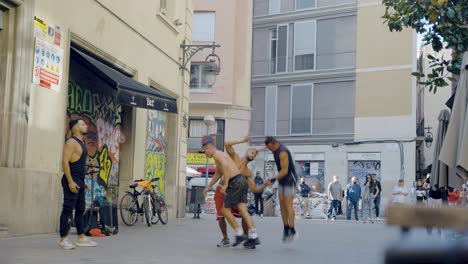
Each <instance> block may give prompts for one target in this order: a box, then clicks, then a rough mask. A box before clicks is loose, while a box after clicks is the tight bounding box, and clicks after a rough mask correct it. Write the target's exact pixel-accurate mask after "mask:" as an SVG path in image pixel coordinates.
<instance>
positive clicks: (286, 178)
mask: <svg viewBox="0 0 468 264" xmlns="http://www.w3.org/2000/svg"><path fill="white" fill-rule="evenodd" d="M265 146H266V147H267V148H268V149H269V150H270V151H271V152H273V156H274V158H275V163H276V168H277V169H278V175H277V176H276V177H275V178H273V179H270V180H269V181H270V182H272V181H276V180H278V194H279V199H280V209H281V218H282V219H283V225H284V231H283V242H288V241H291V240H295V239H297V237H298V234H297V232H296V229H295V228H294V218H295V214H294V207H293V200H294V197H295V196H296V190H297V187H296V185H297V176H296V175H297V174H296V169H295V167H294V160H293V158H292V155H291V152H290V151H289V149H288V148H287V147H286V146H285V145H283V144H281V143H280V142H279V141H278V140H277V139H276V138H274V137H267V138H266V139H265Z"/></svg>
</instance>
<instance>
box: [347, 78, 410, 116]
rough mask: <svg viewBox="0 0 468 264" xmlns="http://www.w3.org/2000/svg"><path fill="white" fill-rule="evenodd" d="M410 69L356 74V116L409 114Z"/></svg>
mask: <svg viewBox="0 0 468 264" xmlns="http://www.w3.org/2000/svg"><path fill="white" fill-rule="evenodd" d="M411 72H412V71H411V69H404V70H391V71H378V72H361V73H357V74H356V79H357V80H356V86H357V87H359V89H358V92H356V117H373V116H374V117H375V116H397V115H410V114H411V111H412V98H411V97H412V91H411V79H412V77H411Z"/></svg>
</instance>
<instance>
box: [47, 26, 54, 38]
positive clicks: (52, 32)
mask: <svg viewBox="0 0 468 264" xmlns="http://www.w3.org/2000/svg"><path fill="white" fill-rule="evenodd" d="M54 32H55V29H54V28H53V27H51V26H49V29H48V30H47V34H49V36H51V37H53V36H54Z"/></svg>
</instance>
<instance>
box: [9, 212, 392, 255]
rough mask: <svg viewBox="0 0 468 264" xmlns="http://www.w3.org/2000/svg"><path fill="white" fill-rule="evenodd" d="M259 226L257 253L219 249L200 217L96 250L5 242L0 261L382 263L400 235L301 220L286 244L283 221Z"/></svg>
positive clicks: (47, 238) (137, 231)
mask: <svg viewBox="0 0 468 264" xmlns="http://www.w3.org/2000/svg"><path fill="white" fill-rule="evenodd" d="M255 222H256V224H257V230H258V233H259V236H260V239H261V242H262V244H261V245H259V246H257V249H255V250H247V249H244V248H242V246H240V247H238V248H222V249H220V248H216V243H217V242H218V241H219V240H220V235H219V231H218V226H217V223H216V221H215V219H214V218H213V217H212V216H206V215H202V219H199V220H193V219H191V218H190V216H188V217H187V218H185V219H176V220H171V221H170V223H169V224H168V225H166V226H162V225H161V224H158V225H156V226H153V227H151V228H148V227H147V226H146V225H145V224H144V223H141V222H138V223H137V224H136V225H135V226H133V227H121V230H120V233H119V234H118V235H117V236H113V237H105V238H99V239H95V240H96V241H97V242H99V243H100V244H99V246H98V247H97V248H78V249H75V250H71V251H66V250H62V249H59V248H58V247H57V235H56V234H49V235H39V236H29V237H20V238H7V239H1V240H0V263H1V264H33V263H34V264H42V263H44V264H49V263H70V264H74V263H99V264H104V263H109V264H110V263H112V264H116V263H131V264H139V263H194V264H195V263H204V264H211V263H216V264H218V263H226V264H228V263H252V262H258V263H284V264H292V263H324V264H325V263H327V264H329V263H330V264H332V263H339V264H343V263H346V264H350V263H359V264H378V263H382V262H383V252H384V250H385V246H386V245H388V244H389V243H390V242H391V241H394V240H395V239H397V238H398V237H399V232H398V230H397V229H395V228H390V227H387V226H385V225H384V224H383V223H376V224H363V223H362V222H356V221H349V222H348V221H340V220H338V221H328V222H327V221H325V220H311V219H307V220H306V219H301V220H298V221H297V230H298V232H299V234H300V237H299V240H297V241H295V242H293V243H290V244H283V243H282V242H281V235H282V224H281V219H280V218H263V219H261V218H258V217H255ZM230 233H231V234H232V232H230ZM70 238H72V240H74V239H75V237H73V236H71V237H70Z"/></svg>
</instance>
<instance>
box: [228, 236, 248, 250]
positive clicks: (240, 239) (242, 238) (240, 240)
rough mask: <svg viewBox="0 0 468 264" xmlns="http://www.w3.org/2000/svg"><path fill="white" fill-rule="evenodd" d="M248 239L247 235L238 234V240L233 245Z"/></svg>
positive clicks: (235, 245)
mask: <svg viewBox="0 0 468 264" xmlns="http://www.w3.org/2000/svg"><path fill="white" fill-rule="evenodd" d="M246 239H247V237H246V236H245V235H242V236H236V242H234V244H232V246H233V247H237V246H238V245H239V244H240V243H242V242H244V241H245V240H246Z"/></svg>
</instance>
